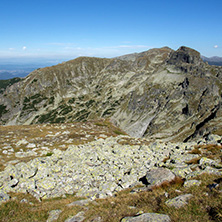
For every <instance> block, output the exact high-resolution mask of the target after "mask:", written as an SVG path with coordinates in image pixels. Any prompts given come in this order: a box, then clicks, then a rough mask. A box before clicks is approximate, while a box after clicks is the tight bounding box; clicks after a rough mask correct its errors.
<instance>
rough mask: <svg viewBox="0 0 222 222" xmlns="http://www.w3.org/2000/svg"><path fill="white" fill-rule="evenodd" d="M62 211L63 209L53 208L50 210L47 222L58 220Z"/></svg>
mask: <svg viewBox="0 0 222 222" xmlns="http://www.w3.org/2000/svg"><path fill="white" fill-rule="evenodd" d="M61 213H62V210H59V209H57V210H52V211H50V212H49V217H48V219H47V221H46V222H53V221H57V219H58V218H59V215H60V214H61Z"/></svg>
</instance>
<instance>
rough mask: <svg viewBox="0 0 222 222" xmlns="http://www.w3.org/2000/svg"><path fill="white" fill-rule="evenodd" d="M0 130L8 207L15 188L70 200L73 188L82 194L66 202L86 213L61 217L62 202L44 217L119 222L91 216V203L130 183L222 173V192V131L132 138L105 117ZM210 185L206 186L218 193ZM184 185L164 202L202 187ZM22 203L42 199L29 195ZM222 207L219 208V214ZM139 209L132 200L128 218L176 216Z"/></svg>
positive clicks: (173, 202) (192, 181)
mask: <svg viewBox="0 0 222 222" xmlns="http://www.w3.org/2000/svg"><path fill="white" fill-rule="evenodd" d="M0 130H1V138H0V139H1V168H2V171H1V172H0V200H1V203H2V206H3V205H4V204H7V203H11V202H12V201H18V197H16V196H15V194H16V193H23V194H24V195H31V196H33V197H34V198H35V199H36V200H38V201H39V203H42V202H44V200H46V201H47V200H48V199H52V200H53V198H64V199H67V195H71V196H74V197H76V198H80V199H81V198H83V200H79V199H78V201H74V202H68V203H66V208H72V207H76V206H80V207H82V209H81V210H80V211H79V213H74V214H73V213H70V214H68V215H66V217H65V218H66V219H65V218H63V219H64V220H63V219H61V218H60V220H59V217H60V215H62V213H63V211H64V212H65V210H61V206H60V207H57V208H55V209H51V210H50V211H48V212H47V213H46V217H47V218H46V219H45V221H46V220H47V221H57V220H58V221H66V222H68V221H84V220H85V221H119V220H120V219H118V217H117V218H115V217H111V218H109V219H105V218H103V217H101V216H99V215H100V214H99V213H98V212H97V214H96V215H93V217H95V216H96V218H94V219H92V218H93V217H92V216H91V217H92V218H91V219H89V218H90V216H89V217H87V210H88V207H86V206H87V205H89V204H92V205H94V204H97V200H100V199H101V198H105V199H104V200H106V199H107V198H108V199H109V198H111V197H115V196H116V195H117V196H118V195H119V194H118V193H120V192H125V190H130V193H129V194H128V195H131V196H132V195H137V194H138V195H140V193H143V195H144V193H147V192H148V193H149V192H155V191H152V190H155V189H162V188H161V186H162V185H167V186H166V187H168V186H170V187H171V186H173V184H177V183H178V184H179V186H180V188H179V189H188V188H190V187H198V186H200V185H201V184H203V183H205V182H204V180H201V179H198V177H201V176H202V175H209V176H208V177H211V176H213V177H214V178H218V182H217V183H215V182H214V183H213V181H212V183H210V184H208V185H207V186H212V189H213V188H215V187H216V189H217V195H219V197H220V198H221V197H222V190H221V189H222V186H221V184H220V183H221V182H222V179H221V182H220V178H222V162H221V159H222V156H221V147H222V137H221V136H218V135H208V136H207V137H206V138H202V139H198V140H196V141H192V142H186V143H181V142H176V143H172V142H164V141H158V142H157V141H152V140H147V139H145V138H143V139H139V138H133V137H130V136H128V135H126V134H125V133H124V132H123V131H121V130H120V129H118V128H116V127H115V126H113V125H112V124H111V123H109V122H108V121H104V120H100V121H91V122H85V123H72V124H71V123H70V124H54V125H50V124H43V125H31V126H1V127H0ZM213 144H214V145H213ZM178 181H179V182H178ZM207 186H205V187H206V191H208V192H211V188H208V187H207ZM214 186H215V187H214ZM158 187H160V188H158ZM178 192H179V193H177V195H176V196H175V194H174V198H172V196H169V194H168V192H167V191H166V190H162V191H161V195H164V198H165V200H164V205H165V206H167V207H169V208H173V209H180V208H184V206H186V205H187V204H188V201H190V200H192V199H195V198H196V197H195V193H192V192H188V191H187V190H185V191H184V193H182V192H181V191H178ZM206 193H207V192H206ZM206 195H210V194H206ZM219 197H218V198H219ZM85 198H86V199H85ZM134 201H135V200H134ZM145 203H146V202H145ZM19 204H21V205H22V204H26V205H28V206H31V207H33V205H35V204H34V203H33V201H28V198H27V197H26V198H23V199H22V200H20V202H19ZM132 204H133V201H132ZM128 207H130V206H128ZM130 209H131V208H129V210H130ZM221 210H222V209H221V208H219V211H218V214H219V212H221ZM89 211H90V210H89ZM136 211H137V213H138V212H139V211H138V210H137V207H132V209H131V212H130V213H125V214H123V215H122V219H121V220H122V221H156V220H158V221H175V219H174V218H171V217H172V216H170V215H167V213H166V212H165V213H164V214H159V213H160V212H158V210H156V211H153V210H152V211H148V212H144V211H143V212H140V213H139V214H137V216H136V217H132V216H133V215H134V216H135V214H136ZM77 212H78V211H77ZM157 213H158V214H157ZM124 215H125V217H124ZM127 215H132V216H131V217H129V216H128V217H126V216H127ZM141 218H145V219H144V220H142V219H141ZM147 218H149V219H147ZM209 218H210V217H208V219H209ZM218 218H219V219H221V218H220V217H218ZM26 219H27V218H26ZM39 220H40V219H39ZM41 220H42V219H41ZM41 220H40V221H41ZM3 221H4V220H3ZM9 221H10V220H9ZM27 221H34V219H30V220H29V219H27ZM43 221H44V220H43ZM181 221H183V220H181ZM187 221H189V220H187ZM190 221H191V220H190ZM203 221H204V220H203ZM212 221H217V220H212Z"/></svg>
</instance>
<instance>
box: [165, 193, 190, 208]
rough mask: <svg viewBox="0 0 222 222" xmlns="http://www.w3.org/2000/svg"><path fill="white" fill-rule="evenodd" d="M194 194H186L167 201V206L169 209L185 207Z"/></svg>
mask: <svg viewBox="0 0 222 222" xmlns="http://www.w3.org/2000/svg"><path fill="white" fill-rule="evenodd" d="M192 196H193V195H192V194H184V195H180V196H177V197H175V198H173V199H170V200H167V201H166V205H167V206H169V207H175V208H180V207H183V206H185V205H186V204H187V202H188V200H189V199H190V198H192Z"/></svg>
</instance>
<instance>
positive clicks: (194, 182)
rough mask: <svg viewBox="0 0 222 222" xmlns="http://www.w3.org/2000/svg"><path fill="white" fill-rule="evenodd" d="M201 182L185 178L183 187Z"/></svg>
mask: <svg viewBox="0 0 222 222" xmlns="http://www.w3.org/2000/svg"><path fill="white" fill-rule="evenodd" d="M200 184H201V181H200V180H187V181H185V182H184V185H183V186H184V187H192V186H199V185H200Z"/></svg>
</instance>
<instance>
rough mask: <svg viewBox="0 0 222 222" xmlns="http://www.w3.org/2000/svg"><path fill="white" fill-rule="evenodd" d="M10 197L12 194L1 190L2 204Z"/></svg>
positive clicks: (0, 202)
mask: <svg viewBox="0 0 222 222" xmlns="http://www.w3.org/2000/svg"><path fill="white" fill-rule="evenodd" d="M9 199H10V196H9V195H8V194H7V193H6V192H5V191H3V190H0V205H1V204H2V203H3V202H6V201H8V200H9Z"/></svg>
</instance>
